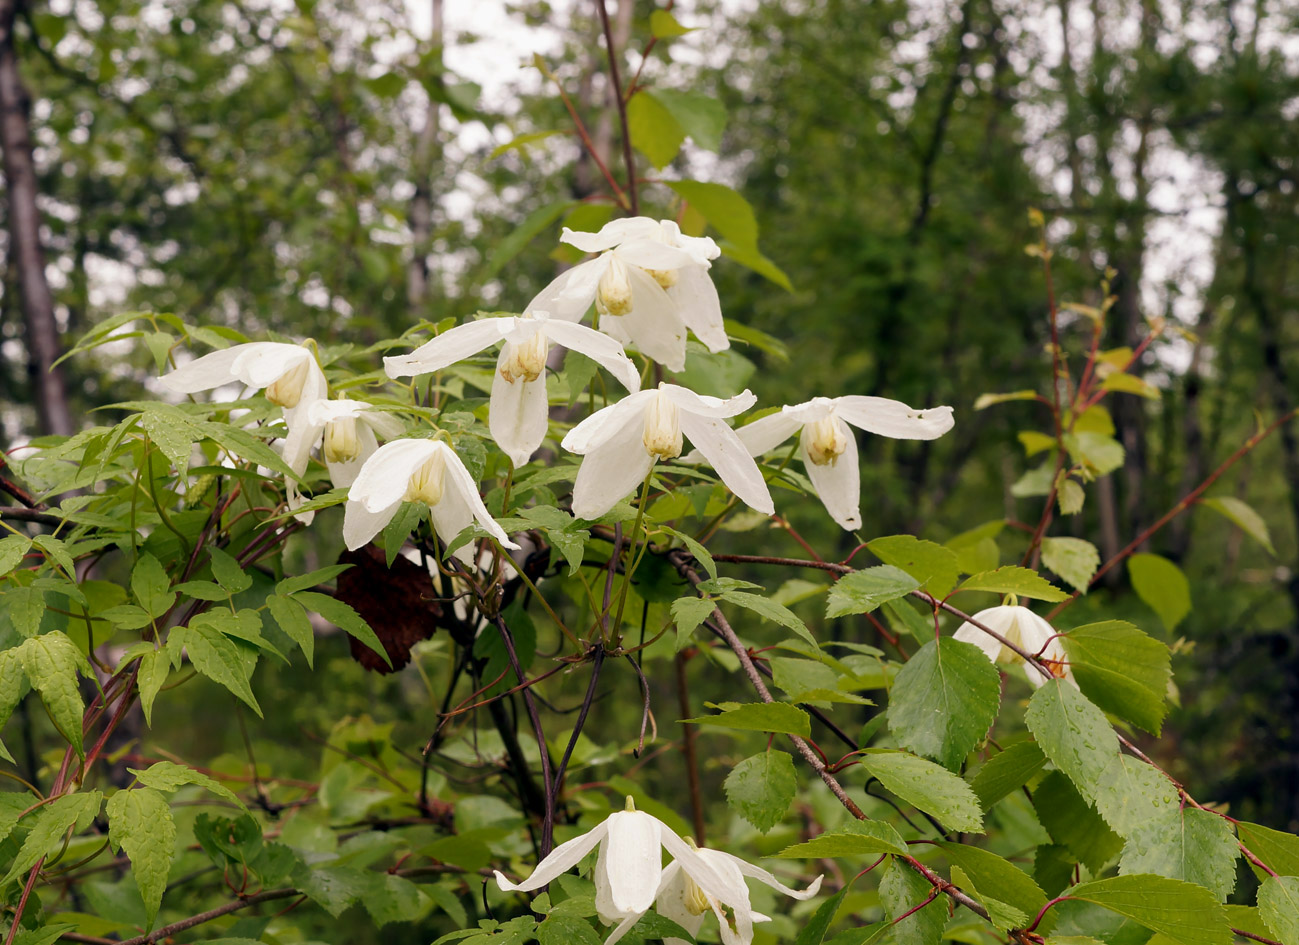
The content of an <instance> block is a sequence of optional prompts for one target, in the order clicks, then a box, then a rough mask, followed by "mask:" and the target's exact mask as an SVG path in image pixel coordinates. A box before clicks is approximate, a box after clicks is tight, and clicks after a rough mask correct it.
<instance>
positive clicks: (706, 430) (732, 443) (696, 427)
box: [681, 410, 776, 515]
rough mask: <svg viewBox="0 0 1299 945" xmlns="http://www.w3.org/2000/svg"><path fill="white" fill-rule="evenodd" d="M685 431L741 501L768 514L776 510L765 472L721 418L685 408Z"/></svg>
mask: <svg viewBox="0 0 1299 945" xmlns="http://www.w3.org/2000/svg"><path fill="white" fill-rule="evenodd" d="M681 432H682V433H684V434H685V435H686V438H687V439H689V440H690V442H691V443H692V444H693V445H694V447H695V449H697V450H699V452H700V453H702V454H703V455H704V458H705V459H706V460H708V463H709V465H711V466H712V467H713V469H715V470H716V471H717V475H718V476H720V477H721V479H722V482H724V483H726V486H727V488H729V489H730V490H731V491H732V492H734V493H735V495H736V496H737V497H738V498H739V499H740V500H741V501H743V502H744V503H745V504H746V505H748V506H750V507H751V508H753V509H755V510H756V511H758V512H761V513H763V514H764V515H770V514H771V513H772V512H774V511H775V510H776V509H775V506H773V505H772V503H771V493H770V492H768V491H767V484H766V482H764V481H763V478H762V473H761V472H759V471H758V464H757V463H755V462H754V461H753V457H752V456H750V455H749V451H748V450H746V449H745V448H744V444H743V443H741V442H740V438H739V437H738V436H736V435H735V431H734V430H732V429H731V428H730V427H728V426H727V425H726V424H725V423H724V422H722V421H721V420H715V419H713V418H712V417H701V416H699V415H698V414H692V413H687V412H686V411H684V410H683V411H682V412H681Z"/></svg>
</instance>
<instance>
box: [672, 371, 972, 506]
mask: <svg viewBox="0 0 1299 945" xmlns="http://www.w3.org/2000/svg"><path fill="white" fill-rule="evenodd" d="M849 424H852V426H855V427H858V428H860V429H862V430H865V431H867V432H868V433H877V434H879V435H880V436H888V437H892V438H894V439H898V440H932V439H935V438H936V437H940V436H942V435H943V434H944V433H946V432H947V431H948V430H950V429H951V428H952V408H951V407H930V408H928V409H927V410H916V409H915V408H914V407H909V406H907V405H906V404H904V403H902V402H901V401H898V400H888V399H886V398H883V397H862V396H856V395H852V396H848V397H834V398H830V397H817V398H814V399H812V400H809V401H807V402H806V403H802V404H797V405H795V406H792V407H782V408H781V409H780V413H773V414H770V415H768V416H766V417H762V418H761V419H759V420H755V421H754V422H753V423H750V424H748V425H746V426H743V427H740V428H739V429H738V430H736V431H735V432H736V433H737V434H738V435H739V437H740V440H741V441H743V443H744V445H745V447H746V448H747V449H748V451H749V453H750V454H751V455H753V456H761V455H762V454H763V453H765V452H767V451H768V450H772V449H775V448H776V447H777V446H779V445H780V444H781V443H783V442H784V441H785V440H787V439H789V437H791V436H793V435H794V433H795V432H797V431H800V430H801V431H802V433H801V435H800V437H799V447H798V451H799V457H800V458H801V459H802V460H803V466H804V467H805V468H806V470H807V478H808V479H810V480H811V481H812V486H813V488H815V489H816V494H817V495H818V496H820V498H821V502H822V503H823V504H824V505H825V510H826V511H827V512H829V513H830V517H831V518H833V519H834V520H835V521H836V522H838V523H839V525H840V526H842V527H843V528H846V529H847V530H849V531H852V530H853V529H855V528H860V527H861V470H860V468H859V467H858V465H857V437H856V435H855V434H854V433H853V431H852V430H851V429H849V426H848V425H849ZM693 458H694V457H687V459H693Z"/></svg>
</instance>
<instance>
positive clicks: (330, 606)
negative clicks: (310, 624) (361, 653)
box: [293, 591, 392, 666]
mask: <svg viewBox="0 0 1299 945" xmlns="http://www.w3.org/2000/svg"><path fill="white" fill-rule="evenodd" d="M293 599H294V600H296V601H297V602H298V603H300V604H303V605H305V606H306V607H307V608H308V609H309V610H314V611H315V612H316V613H318V614H320V616H322V617H324V618H325V619H326V620H328V621H329V622H330V623H332V624H334V625H335V626H337V627H338V628H339V629H340V630H343V631H345V632H346V633H348V634H349V635H350V636H353V637H356V639H357V640H359V641H360V642H362V643H364V644H365V645H366V646H368V647H369V648H370V649H372V650H374V652H375V653H378V654H379V656H380V657H381V658H382V659H383V661H384V662H385V663H387V664H388V665H389V666H392V660H390V659H389V658H388V651H387V650H386V649H384V646H383V644H382V643H380V642H379V638H378V637H377V636H375V633H374V631H373V630H371V629H370V625H369V624H368V623H366V622H365V621H364V620H363V619H362V618H361V615H360V614H358V613H357V612H356V611H355V610H354V609H353V608H352V605H351V604H348V603H345V602H344V601H341V600H338V599H337V598H334V597H330V596H329V595H328V594H318V593H316V592H315V591H298V592H296V593H295V594H294V595H293Z"/></svg>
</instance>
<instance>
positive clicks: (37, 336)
mask: <svg viewBox="0 0 1299 945" xmlns="http://www.w3.org/2000/svg"><path fill="white" fill-rule="evenodd" d="M19 2H20V0H0V147H3V149H4V174H5V185H6V189H7V191H8V197H9V252H10V254H11V259H10V264H11V265H13V266H15V267H16V269H17V272H18V285H19V287H20V289H21V294H22V311H23V323H24V327H25V328H26V335H27V337H26V338H25V339H24V340H25V342H26V344H27V352H28V369H27V370H28V376H29V378H30V381H31V396H32V400H33V402H34V403H35V406H36V415H37V418H38V421H39V424H40V430H41V432H42V433H53V434H58V435H62V436H71V435H72V432H73V430H74V427H73V423H72V414H71V411H70V410H69V409H68V396H67V390H66V388H65V385H64V381H63V373H62V372H61V371H60V370H58V369H56V368H54V367H53V365H54V362H55V361H56V360H58V357H59V353H60V346H59V331H58V325H57V323H56V322H55V319H54V297H53V296H52V295H51V294H50V284H49V282H48V281H47V280H46V278H45V253H44V251H43V250H42V249H41V217H40V211H39V210H37V208H36V168H35V165H34V164H33V161H32V138H31V130H30V129H29V128H28V126H27V118H28V106H29V104H30V101H29V99H28V96H27V90H26V89H25V88H24V87H23V83H22V77H21V76H20V75H19V74H18V55H17V52H16V51H15V49H14V19H15V17H16V15H17V12H18V4H19Z"/></svg>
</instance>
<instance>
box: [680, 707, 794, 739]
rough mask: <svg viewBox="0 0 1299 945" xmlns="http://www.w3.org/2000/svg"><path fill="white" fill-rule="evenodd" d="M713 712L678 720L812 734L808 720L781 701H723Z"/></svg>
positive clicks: (751, 729)
mask: <svg viewBox="0 0 1299 945" xmlns="http://www.w3.org/2000/svg"><path fill="white" fill-rule="evenodd" d="M718 708H719V709H721V710H722V711H721V712H720V713H718V714H717V715H705V716H701V717H699V718H695V719H682V720H681V721H682V722H695V723H698V724H700V725H716V726H719V727H720V728H738V729H744V730H746V731H751V732H777V733H781V734H787V735H800V736H802V737H803V738H811V737H812V720H811V718H810V717H809V716H808V714H807V713H806V712H804V711H803V710H802V709H800V708H798V707H797V706H792V705H788V704H787V703H784V702H749V703H745V704H743V705H740V704H737V703H734V702H723V703H721V704H720V705H719V706H718Z"/></svg>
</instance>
